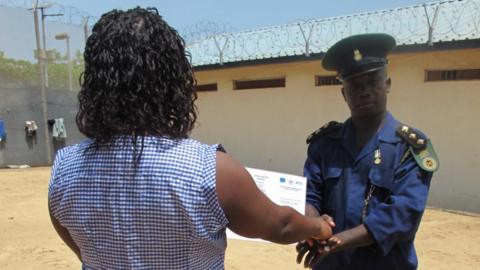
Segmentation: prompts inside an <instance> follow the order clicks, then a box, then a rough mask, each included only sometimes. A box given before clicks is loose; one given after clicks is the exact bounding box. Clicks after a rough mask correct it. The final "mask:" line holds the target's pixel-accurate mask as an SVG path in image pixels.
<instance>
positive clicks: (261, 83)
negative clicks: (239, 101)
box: [233, 77, 285, 90]
mask: <svg viewBox="0 0 480 270" xmlns="http://www.w3.org/2000/svg"><path fill="white" fill-rule="evenodd" d="M276 87H285V77H282V78H275V79H261V80H234V81H233V89H234V90H243V89H256V88H276Z"/></svg>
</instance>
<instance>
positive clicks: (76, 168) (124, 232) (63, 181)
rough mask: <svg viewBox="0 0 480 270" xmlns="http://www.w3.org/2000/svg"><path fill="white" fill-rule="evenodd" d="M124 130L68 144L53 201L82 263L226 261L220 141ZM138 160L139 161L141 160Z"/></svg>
mask: <svg viewBox="0 0 480 270" xmlns="http://www.w3.org/2000/svg"><path fill="white" fill-rule="evenodd" d="M141 141H142V137H139V139H138V140H137V142H136V144H135V145H136V147H134V142H133V140H132V137H130V136H124V137H118V138H116V139H115V140H114V142H113V144H111V146H110V147H109V148H98V149H97V148H95V147H94V141H93V140H85V141H83V142H82V143H80V144H77V145H74V146H70V147H66V148H63V149H61V150H60V151H59V152H58V153H57V156H56V159H55V162H54V165H53V167H52V176H51V180H50V185H49V206H50V209H51V212H52V214H53V215H54V217H55V218H56V219H57V220H58V221H59V222H60V224H61V225H62V226H63V227H65V228H66V229H67V230H68V231H69V233H70V235H71V236H72V238H73V240H74V241H75V243H76V244H77V246H78V247H79V248H80V252H81V257H82V263H83V269H223V268H224V256H225V249H226V236H225V229H226V226H227V224H228V220H227V218H226V216H225V214H224V212H223V210H222V208H221V207H220V204H219V202H218V198H217V194H216V190H215V187H216V181H215V175H216V170H215V166H216V150H217V145H205V144H202V143H200V142H198V141H195V140H193V139H177V140H172V139H168V138H163V137H154V136H145V137H143V148H142V147H141V146H140V145H141ZM136 160H138V161H137V162H135V161H136Z"/></svg>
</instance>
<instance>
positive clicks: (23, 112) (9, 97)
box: [0, 83, 84, 167]
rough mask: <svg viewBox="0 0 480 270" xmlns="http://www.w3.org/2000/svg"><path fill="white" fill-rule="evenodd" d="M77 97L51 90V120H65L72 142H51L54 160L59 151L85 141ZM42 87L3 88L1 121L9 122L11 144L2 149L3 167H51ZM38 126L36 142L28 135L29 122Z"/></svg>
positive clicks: (0, 108) (0, 163)
mask: <svg viewBox="0 0 480 270" xmlns="http://www.w3.org/2000/svg"><path fill="white" fill-rule="evenodd" d="M76 94H77V93H73V92H67V91H66V90H48V91H47V100H48V102H47V106H48V119H52V118H63V119H64V122H65V126H66V129H67V135H68V138H67V139H66V140H65V141H56V140H53V138H52V137H51V128H52V127H51V126H50V127H49V140H50V145H51V147H52V160H53V157H54V154H55V151H56V150H57V149H60V148H62V147H63V146H65V145H71V144H74V143H77V142H79V141H80V140H81V139H82V138H84V137H83V136H82V135H81V134H80V133H79V132H78V130H77V127H76V125H75V114H76V111H77V105H76V104H77V97H76ZM41 104H42V103H41V92H40V87H35V86H24V85H11V84H9V85H7V84H5V83H3V84H0V118H1V119H3V120H4V122H5V128H6V131H7V140H6V141H5V142H3V143H2V144H1V145H0V167H3V166H6V165H20V164H28V165H30V166H42V165H47V164H48V157H47V149H46V147H45V136H44V134H45V133H44V131H45V128H44V121H43V112H42V105H41ZM27 120H34V121H35V122H36V123H37V126H38V131H37V135H36V136H35V137H33V138H31V137H27V136H26V134H25V121H27Z"/></svg>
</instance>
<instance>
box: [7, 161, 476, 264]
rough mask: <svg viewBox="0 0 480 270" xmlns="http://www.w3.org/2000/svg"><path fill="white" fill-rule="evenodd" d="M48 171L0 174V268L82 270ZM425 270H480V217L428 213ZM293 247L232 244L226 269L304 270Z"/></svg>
mask: <svg viewBox="0 0 480 270" xmlns="http://www.w3.org/2000/svg"><path fill="white" fill-rule="evenodd" d="M49 176H50V168H30V169H19V170H12V169H4V170H3V169H2V170H0V269H3V270H10V269H36V270H38V269H40V270H43V269H59V270H67V269H80V268H81V266H80V262H79V261H78V260H77V259H76V258H75V256H74V255H73V253H72V252H70V250H69V249H68V248H67V247H66V246H65V245H64V244H63V243H62V241H61V240H60V238H59V237H58V236H57V235H56V234H55V232H54V230H53V228H52V226H51V225H50V222H49V217H48V212H47V208H46V206H47V186H48V181H49ZM416 247H417V252H418V256H419V261H420V267H419V269H421V270H442V269H448V270H450V269H456V270H464V269H480V216H478V215H467V214H459V213H452V212H448V211H443V210H439V209H428V210H427V211H426V213H425V215H424V218H423V221H422V223H421V226H420V231H419V232H418V233H417V239H416ZM294 260H295V251H294V246H291V245H290V246H281V245H275V244H269V243H259V242H251V241H240V240H229V242H228V248H227V255H226V263H225V265H226V269H259V270H266V269H302V268H301V267H299V266H297V265H296V264H295V262H294Z"/></svg>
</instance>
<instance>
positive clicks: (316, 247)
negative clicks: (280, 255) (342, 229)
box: [296, 214, 335, 268]
mask: <svg viewBox="0 0 480 270" xmlns="http://www.w3.org/2000/svg"><path fill="white" fill-rule="evenodd" d="M319 218H320V219H322V220H323V221H324V222H325V223H326V224H328V225H329V226H330V229H332V230H333V228H334V227H335V222H334V221H333V219H332V217H330V216H329V215H326V214H324V215H322V216H320V217H319ZM329 239H331V238H329ZM296 250H297V252H298V254H297V263H298V264H300V263H301V262H302V259H303V256H304V255H305V254H307V255H306V256H305V261H304V267H305V268H307V267H310V268H312V267H313V266H314V265H315V264H316V263H318V262H319V261H320V260H321V259H322V258H323V257H324V256H325V255H326V254H327V253H328V251H329V250H330V246H329V241H328V240H327V239H325V236H324V235H323V237H322V236H318V237H315V236H313V237H312V238H309V239H307V240H305V241H302V242H299V243H298V244H297V246H296ZM307 252H308V253H307Z"/></svg>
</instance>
